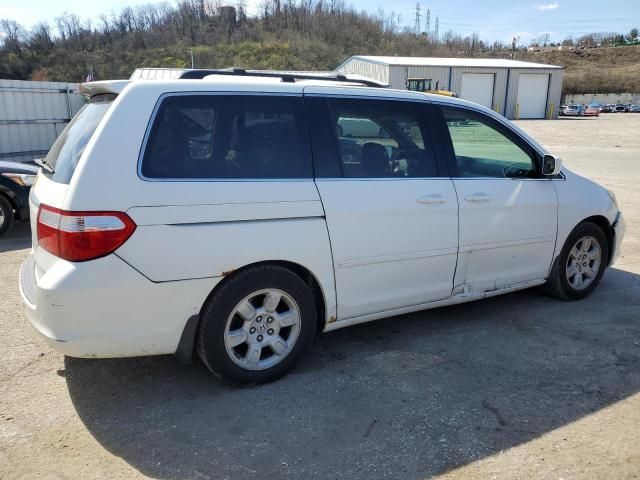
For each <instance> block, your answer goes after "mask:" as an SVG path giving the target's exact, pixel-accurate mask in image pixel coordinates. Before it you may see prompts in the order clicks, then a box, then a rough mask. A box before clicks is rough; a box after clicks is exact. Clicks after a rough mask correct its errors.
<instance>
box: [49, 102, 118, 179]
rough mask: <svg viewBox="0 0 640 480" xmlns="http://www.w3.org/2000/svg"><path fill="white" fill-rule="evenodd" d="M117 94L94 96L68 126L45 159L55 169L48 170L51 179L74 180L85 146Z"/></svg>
mask: <svg viewBox="0 0 640 480" xmlns="http://www.w3.org/2000/svg"><path fill="white" fill-rule="evenodd" d="M115 97H116V96H115V95H111V94H104V95H97V96H95V97H93V98H92V99H91V101H90V103H88V104H87V105H85V106H84V107H82V108H81V109H80V111H78V113H77V114H76V115H75V117H73V119H72V120H71V122H69V125H67V126H66V127H65V129H64V130H63V131H62V133H61V134H60V136H59V137H58V138H57V140H56V141H55V142H54V144H53V146H52V147H51V149H50V150H49V153H48V154H47V156H46V158H45V159H44V163H45V164H46V165H47V167H49V168H50V169H51V170H53V173H51V172H47V171H45V174H47V175H48V176H49V177H50V178H51V180H53V181H54V182H58V183H67V184H68V183H69V182H70V181H71V178H72V177H73V173H74V172H75V170H76V167H77V166H78V162H79V161H80V157H82V154H83V153H84V149H85V148H86V147H87V144H88V143H89V140H91V137H92V136H93V134H94V132H95V131H96V128H98V125H99V124H100V121H101V120H102V118H103V117H104V115H105V114H106V113H107V110H109V107H110V106H111V104H112V103H113V100H114V99H115Z"/></svg>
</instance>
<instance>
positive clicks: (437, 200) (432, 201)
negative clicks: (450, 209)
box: [416, 193, 447, 205]
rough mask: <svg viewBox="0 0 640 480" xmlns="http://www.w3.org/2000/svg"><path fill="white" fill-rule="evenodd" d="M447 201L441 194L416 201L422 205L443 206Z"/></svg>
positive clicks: (424, 196) (423, 197)
mask: <svg viewBox="0 0 640 480" xmlns="http://www.w3.org/2000/svg"><path fill="white" fill-rule="evenodd" d="M446 201H447V199H446V198H444V197H443V196H442V195H440V194H439V193H434V194H431V195H423V196H422V197H419V198H418V199H416V202H418V203H420V204H422V205H442V204H443V203H446Z"/></svg>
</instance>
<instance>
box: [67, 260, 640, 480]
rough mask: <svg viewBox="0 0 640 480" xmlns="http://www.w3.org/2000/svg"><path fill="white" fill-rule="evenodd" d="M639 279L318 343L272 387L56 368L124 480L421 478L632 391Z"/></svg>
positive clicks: (509, 299) (620, 276)
mask: <svg viewBox="0 0 640 480" xmlns="http://www.w3.org/2000/svg"><path fill="white" fill-rule="evenodd" d="M639 312H640V276H639V275H635V274H632V273H629V272H626V271H623V270H619V269H610V270H609V271H608V272H607V274H606V275H605V278H604V280H603V283H602V284H601V286H600V288H599V289H598V290H597V291H596V292H595V293H594V294H593V295H592V296H591V297H589V298H587V299H585V300H583V301H580V302H561V301H558V300H555V299H551V298H548V297H545V296H543V295H541V294H539V293H538V292H536V291H525V292H519V293H515V294H511V295H506V296H503V297H496V298H493V299H489V300H484V301H480V302H475V303H471V304H467V305H458V306H454V307H447V308H440V309H436V310H432V311H425V312H419V313H415V314H411V315H405V316H401V317H394V318H390V319H386V320H382V321H378V322H374V323H370V324H363V325H359V326H356V327H351V328H347V329H343V330H339V331H336V332H333V333H329V334H326V335H323V336H321V337H320V338H319V339H318V341H317V342H316V344H315V346H314V348H313V349H312V351H310V352H309V355H308V356H307V357H306V359H305V360H304V361H303V362H302V363H301V364H300V365H299V366H298V367H297V368H296V369H295V371H293V372H292V373H291V374H289V375H288V376H286V377H285V378H283V379H282V380H280V381H278V382H275V383H272V384H269V385H264V386H260V387H255V388H244V389H239V388H231V387H226V386H224V385H222V384H220V383H219V382H218V381H217V380H216V379H215V378H213V377H212V376H211V375H210V374H209V373H208V372H207V371H206V370H205V368H204V367H203V366H202V365H201V364H199V363H198V364H195V365H192V366H185V365H181V364H179V363H178V362H177V361H176V360H175V359H174V358H173V357H169V356H167V357H155V358H138V359H122V360H80V359H73V358H66V359H65V370H64V371H62V372H60V374H61V375H65V376H66V381H67V384H68V388H69V392H70V395H71V399H72V401H73V404H74V406H75V408H76V410H77V413H78V415H79V416H80V418H81V419H82V421H83V422H84V424H85V425H86V427H87V428H88V429H89V431H90V432H91V433H92V434H93V436H94V437H95V438H96V439H97V441H98V442H100V443H101V445H102V446H103V447H104V448H106V449H107V450H108V451H110V452H111V453H113V454H114V455H117V456H119V457H121V458H123V459H124V460H125V461H126V462H128V463H129V464H130V465H132V466H133V467H135V468H136V469H138V470H139V471H140V472H142V473H144V474H146V475H149V476H152V477H156V478H164V479H181V478H247V477H252V478H261V479H270V478H274V479H275V478H322V479H324V478H348V479H356V478H363V479H370V478H376V479H379V478H416V479H418V478H426V477H429V476H431V475H434V474H437V473H440V472H444V471H447V470H449V469H452V468H455V467H458V466H461V465H464V464H467V463H469V462H472V461H474V460H477V459H480V458H483V457H485V456H488V455H491V454H495V453H498V452H500V451H502V450H504V449H507V448H509V447H512V446H516V445H519V444H521V443H523V442H526V441H528V440H531V439H533V438H536V437H538V436H540V435H542V434H544V433H546V432H549V431H551V430H554V429H557V428H559V427H561V426H563V425H566V424H568V423H571V422H573V421H575V420H577V419H579V418H581V417H583V416H585V415H587V414H589V413H591V412H594V411H597V410H599V409H601V408H603V407H605V406H607V405H610V404H612V403H614V402H616V401H618V400H620V399H622V398H625V397H627V396H629V395H632V394H634V393H636V392H638V391H639V389H640V324H639V322H638V318H639V315H638V313H639Z"/></svg>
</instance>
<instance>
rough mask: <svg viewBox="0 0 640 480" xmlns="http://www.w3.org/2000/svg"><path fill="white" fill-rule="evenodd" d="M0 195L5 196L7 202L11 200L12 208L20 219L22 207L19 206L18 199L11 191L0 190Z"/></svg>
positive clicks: (17, 218) (16, 217)
mask: <svg viewBox="0 0 640 480" xmlns="http://www.w3.org/2000/svg"><path fill="white" fill-rule="evenodd" d="M0 197H2V198H4V199H5V200H6V201H7V202H9V205H11V208H13V212H14V216H15V219H16V220H20V209H19V208H18V204H17V202H16V199H15V198H13V197H12V195H11V194H10V191H9V190H7V191H5V190H0Z"/></svg>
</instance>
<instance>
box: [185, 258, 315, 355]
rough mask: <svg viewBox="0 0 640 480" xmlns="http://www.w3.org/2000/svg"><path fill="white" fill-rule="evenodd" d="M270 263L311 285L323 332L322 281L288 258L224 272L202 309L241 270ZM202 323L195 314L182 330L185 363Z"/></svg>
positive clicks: (191, 352) (256, 263)
mask: <svg viewBox="0 0 640 480" xmlns="http://www.w3.org/2000/svg"><path fill="white" fill-rule="evenodd" d="M268 265H276V266H280V267H283V268H286V269H287V270H289V271H291V272H292V273H294V274H296V275H297V276H298V277H300V278H301V279H302V281H303V282H304V283H305V284H306V285H307V286H308V287H309V290H310V291H311V294H312V295H313V298H314V301H315V305H316V320H317V324H316V334H319V333H320V332H322V330H323V328H324V326H325V323H326V317H325V316H326V311H327V307H326V305H327V303H326V297H325V294H324V291H323V289H322V287H321V285H320V282H319V281H318V279H317V278H316V276H315V275H314V274H313V273H312V272H311V271H310V270H309V269H308V268H306V267H304V266H303V265H300V264H299V263H295V262H290V261H286V260H267V261H261V262H254V263H250V264H247V265H244V266H242V267H241V268H238V269H235V270H231V271H227V272H224V274H223V276H224V278H223V279H222V280H221V281H220V282H218V284H217V285H216V286H215V287H214V288H213V289H212V290H211V292H210V293H209V295H207V298H206V299H205V301H204V302H203V304H202V305H201V306H200V308H201V309H202V308H203V307H204V305H205V304H206V303H207V302H208V301H209V299H210V298H211V297H212V296H213V295H214V294H215V293H216V292H217V291H218V290H220V288H221V287H222V286H223V285H224V284H226V283H227V282H229V281H230V280H231V279H232V278H234V277H235V276H236V275H238V274H239V273H240V272H243V271H245V270H248V269H250V268H255V267H261V266H268ZM199 323H200V315H193V316H192V317H190V318H189V319H188V320H187V323H186V324H185V327H184V329H183V331H182V335H181V337H180V342H179V344H178V348H177V349H176V352H175V356H176V357H177V358H178V359H179V360H180V361H181V362H183V363H191V361H192V360H193V356H194V354H195V347H196V345H195V341H196V336H197V334H198V326H199Z"/></svg>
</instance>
